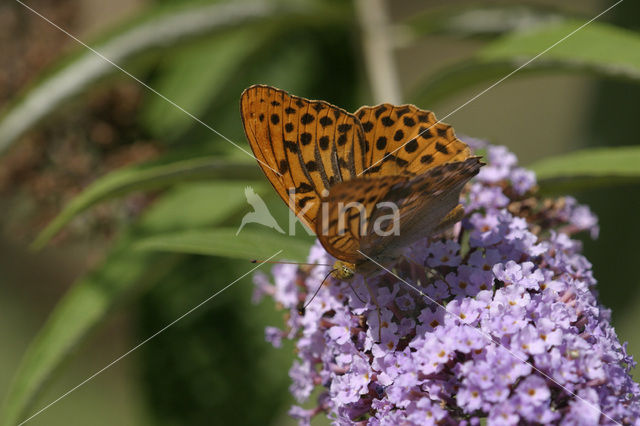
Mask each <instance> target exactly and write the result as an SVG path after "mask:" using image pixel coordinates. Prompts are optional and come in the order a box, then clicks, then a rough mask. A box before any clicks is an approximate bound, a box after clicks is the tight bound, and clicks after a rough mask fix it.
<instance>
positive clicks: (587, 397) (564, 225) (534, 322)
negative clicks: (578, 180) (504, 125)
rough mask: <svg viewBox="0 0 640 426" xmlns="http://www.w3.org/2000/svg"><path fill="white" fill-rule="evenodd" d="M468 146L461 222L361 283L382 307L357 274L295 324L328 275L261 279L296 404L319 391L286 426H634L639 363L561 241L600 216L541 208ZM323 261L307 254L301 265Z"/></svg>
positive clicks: (543, 204) (290, 271) (529, 190)
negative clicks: (318, 418) (282, 322)
mask: <svg viewBox="0 0 640 426" xmlns="http://www.w3.org/2000/svg"><path fill="white" fill-rule="evenodd" d="M468 142H469V143H470V144H472V145H473V146H474V148H476V149H484V150H485V152H486V155H485V157H486V158H487V159H488V165H487V166H485V167H483V168H482V170H481V172H480V174H479V175H478V176H477V177H476V179H474V181H472V182H471V184H470V185H469V186H468V189H467V190H466V191H465V193H464V195H463V200H462V203H463V205H464V206H465V208H466V212H467V216H466V217H465V219H464V220H463V221H462V222H461V223H460V224H458V225H457V226H455V227H454V228H453V229H452V230H450V231H447V233H445V234H443V235H438V236H434V237H431V238H429V239H425V240H423V241H420V242H418V243H416V244H414V245H413V246H411V247H407V249H406V252H405V255H404V257H403V258H401V259H400V260H399V261H398V263H397V265H395V267H394V269H393V272H392V273H391V272H385V271H381V273H380V274H377V275H375V276H373V277H368V278H367V282H366V284H367V285H369V286H370V287H371V288H372V289H374V291H375V292H376V293H375V295H376V300H377V306H376V304H374V303H373V302H372V300H371V297H370V294H369V292H368V291H367V288H366V286H365V283H364V281H363V277H361V276H356V277H355V278H354V280H352V282H351V283H347V282H338V281H336V280H333V279H331V280H330V282H329V285H325V286H324V287H323V288H322V289H321V290H320V292H319V293H318V296H317V297H316V299H315V300H314V301H313V302H312V303H311V304H310V305H309V306H308V307H307V308H306V310H305V311H304V314H300V313H299V312H298V309H299V307H300V304H301V302H303V301H305V300H307V299H308V298H309V297H310V296H311V293H312V292H313V291H315V289H316V288H317V287H318V285H320V283H321V281H322V279H323V278H324V277H325V275H326V273H327V272H328V271H329V270H330V267H329V266H314V267H305V266H300V267H298V266H296V265H288V264H287V265H285V264H283V265H277V266H275V267H274V268H273V271H272V272H273V279H274V284H271V283H270V281H269V278H268V277H267V276H266V275H264V274H259V275H256V277H255V282H256V285H257V287H256V295H257V298H258V299H259V297H260V296H261V295H262V294H270V295H271V296H272V297H273V298H274V299H275V301H276V302H277V303H278V304H280V305H282V307H284V308H285V309H287V310H288V314H287V324H286V329H285V330H280V329H277V328H274V327H268V328H267V333H266V335H267V340H269V341H270V342H272V343H273V344H274V345H275V346H279V345H280V342H281V340H282V339H283V338H286V339H294V340H295V342H296V347H297V355H298V359H297V360H296V361H295V362H294V365H293V366H292V368H291V370H290V373H289V374H290V376H291V379H292V380H293V383H292V385H291V388H290V390H291V392H292V394H293V395H294V397H295V398H296V399H297V401H298V402H299V403H303V402H305V401H307V400H308V398H309V397H310V395H311V393H312V391H314V389H316V388H317V387H321V388H322V389H323V390H322V392H321V393H320V396H319V397H318V400H317V404H316V405H315V406H314V408H302V407H300V406H294V407H293V408H292V409H291V411H290V414H291V415H292V416H294V417H296V418H298V419H299V421H300V424H301V425H306V424H309V422H310V420H311V418H312V417H313V416H315V415H317V414H319V413H325V414H326V415H328V416H329V417H330V418H331V419H332V421H333V422H334V424H339V425H361V424H362V425H364V424H369V425H395V426H397V425H414V424H415V425H428V424H436V423H437V424H441V425H442V424H445V425H448V424H474V425H476V424H480V419H483V418H484V419H485V420H486V421H487V424H489V425H516V424H535V423H541V424H563V425H596V424H640V421H639V420H638V419H639V418H640V388H639V386H638V385H637V384H636V383H634V382H633V380H632V379H631V376H630V374H629V371H630V369H631V368H632V367H633V366H634V365H635V363H634V362H633V359H632V358H631V356H629V355H627V353H626V351H625V346H624V345H621V344H620V342H619V341H618V338H617V336H616V334H615V331H614V329H613V327H612V326H611V324H610V312H609V311H608V310H607V309H605V308H603V307H602V306H600V305H599V304H598V302H597V300H596V298H595V296H594V293H593V290H594V287H595V284H596V281H595V280H594V278H593V275H592V271H591V264H590V263H589V262H588V261H587V259H586V258H584V257H583V256H582V255H581V254H580V251H581V245H580V243H579V242H578V241H576V240H573V239H571V238H570V236H571V235H572V234H573V233H575V232H579V231H589V232H591V234H592V235H594V236H595V235H597V222H596V219H595V217H594V215H593V214H592V213H591V212H590V211H589V210H588V208H586V207H583V206H580V205H578V204H577V203H576V201H575V200H574V199H572V198H562V199H555V200H541V199H539V198H536V197H535V190H536V182H535V176H534V174H533V173H532V172H530V171H527V170H525V169H523V168H520V167H517V159H516V157H515V156H514V155H513V154H512V153H510V152H509V151H508V150H507V149H506V148H504V147H501V146H486V145H484V144H482V143H480V142H478V141H468ZM333 261H334V259H332V258H331V257H330V256H329V255H328V254H327V253H326V252H325V251H324V249H323V248H322V247H321V246H320V245H319V244H316V245H315V246H314V247H313V248H312V249H311V253H310V255H309V262H310V263H318V264H324V265H327V264H329V265H330V264H332V263H333ZM416 289H417V290H419V291H420V292H422V294H420V293H419V292H418V291H416ZM378 309H379V310H378Z"/></svg>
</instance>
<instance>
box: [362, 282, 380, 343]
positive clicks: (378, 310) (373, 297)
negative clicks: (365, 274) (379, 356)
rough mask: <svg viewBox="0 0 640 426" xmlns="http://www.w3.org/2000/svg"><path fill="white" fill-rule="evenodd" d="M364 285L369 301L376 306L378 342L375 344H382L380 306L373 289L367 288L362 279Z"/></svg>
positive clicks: (367, 285)
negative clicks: (369, 297)
mask: <svg viewBox="0 0 640 426" xmlns="http://www.w3.org/2000/svg"><path fill="white" fill-rule="evenodd" d="M364 285H365V287H367V290H368V291H369V295H370V296H371V301H372V302H373V304H374V305H376V310H377V312H378V341H377V342H376V343H380V342H382V310H381V309H380V305H379V304H378V301H377V300H376V293H375V291H373V289H372V288H371V287H370V286H369V284H367V280H366V279H364Z"/></svg>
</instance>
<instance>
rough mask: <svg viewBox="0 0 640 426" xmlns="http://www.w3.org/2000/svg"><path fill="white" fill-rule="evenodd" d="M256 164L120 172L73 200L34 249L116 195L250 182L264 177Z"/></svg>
mask: <svg viewBox="0 0 640 426" xmlns="http://www.w3.org/2000/svg"><path fill="white" fill-rule="evenodd" d="M260 175H261V173H260V171H259V168H258V167H256V165H255V162H249V161H246V162H233V163H232V162H230V161H229V160H225V159H221V158H215V157H210V158H197V159H190V160H184V161H178V162H175V163H171V164H164V165H160V166H149V165H147V166H142V167H141V166H137V167H132V168H127V169H120V170H116V171H115V172H112V173H109V174H108V175H106V176H104V177H102V178H100V179H98V180H96V181H95V182H94V183H92V184H91V185H90V186H89V187H88V188H87V189H86V190H84V191H83V192H82V193H80V194H79V195H78V196H76V197H75V198H74V199H73V200H71V201H70V202H69V203H68V204H67V205H66V206H65V208H64V209H63V210H62V212H61V213H60V214H58V215H57V216H56V217H55V218H54V219H53V220H52V221H51V223H49V225H47V227H46V228H45V229H44V230H43V231H42V232H40V234H39V235H38V236H37V238H36V239H35V241H34V242H33V244H32V248H34V249H40V248H42V247H43V246H44V245H45V244H46V243H47V242H48V241H49V240H50V239H51V238H52V237H53V236H55V235H56V234H57V233H58V231H60V229H62V228H63V227H64V226H65V225H66V224H67V223H68V222H69V221H70V220H71V219H73V218H74V217H75V216H76V215H77V214H79V213H80V212H82V211H84V210H86V209H88V208H89V207H91V206H93V205H95V204H97V203H99V202H100V201H104V200H106V199H109V198H113V197H116V196H122V195H124V194H128V193H131V192H133V191H142V190H148V189H154V188H162V187H166V186H169V185H175V184H177V183H182V182H188V181H195V180H211V179H219V178H224V179H225V180H244V181H246V180H250V179H254V178H260Z"/></svg>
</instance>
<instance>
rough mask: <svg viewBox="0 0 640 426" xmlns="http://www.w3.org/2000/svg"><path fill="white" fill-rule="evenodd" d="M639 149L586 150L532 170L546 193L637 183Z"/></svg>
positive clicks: (639, 147) (545, 162) (544, 162)
mask: <svg viewBox="0 0 640 426" xmlns="http://www.w3.org/2000/svg"><path fill="white" fill-rule="evenodd" d="M638 164H640V146H630V147H619V148H593V149H585V150H581V151H577V152H573V153H571V154H566V155H560V156H556V157H551V158H547V159H544V160H541V161H539V162H537V163H534V164H533V165H532V166H531V168H532V169H533V170H534V171H535V172H536V175H537V176H538V183H539V185H540V188H541V190H542V191H543V192H545V193H553V194H557V193H566V192H572V191H578V190H583V189H590V188H597V187H606V186H614V185H620V184H640V167H638Z"/></svg>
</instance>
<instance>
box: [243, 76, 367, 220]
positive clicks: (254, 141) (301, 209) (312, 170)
mask: <svg viewBox="0 0 640 426" xmlns="http://www.w3.org/2000/svg"><path fill="white" fill-rule="evenodd" d="M240 110H241V115H242V121H243V125H244V130H245V133H246V135H247V139H248V140H249V143H250V145H251V149H252V151H253V153H254V155H255V156H256V158H257V160H258V162H259V164H260V167H261V168H262V170H263V171H264V173H265V175H266V176H267V178H268V179H269V181H270V182H271V184H272V185H273V186H274V188H275V189H276V191H277V192H278V194H279V195H280V197H281V198H282V199H283V200H284V202H285V203H287V204H288V205H290V194H291V193H293V194H294V195H293V196H292V198H293V199H292V201H294V202H293V204H294V205H293V206H291V205H290V207H292V209H293V210H294V211H295V213H296V215H298V217H300V218H301V220H302V221H303V222H304V223H305V224H306V225H307V226H308V227H310V228H311V229H315V225H314V224H315V219H316V216H317V211H318V208H319V206H320V197H321V195H322V194H323V193H325V192H326V191H328V190H329V188H330V187H331V186H332V185H334V184H336V183H338V182H342V181H343V180H349V179H352V178H354V177H355V176H357V175H358V174H359V173H361V172H362V171H363V170H364V165H365V150H366V140H365V137H364V132H363V131H362V127H361V126H360V123H359V121H358V120H357V119H356V118H355V116H354V115H352V114H350V113H348V112H346V111H344V110H342V109H340V108H338V107H335V106H333V105H331V104H329V103H327V102H324V101H310V100H308V99H304V98H300V97H297V96H291V95H289V94H288V93H286V92H284V91H282V90H279V89H275V88H273V87H269V86H263V85H255V86H251V87H249V88H248V89H246V90H245V91H244V92H243V93H242V96H241V99H240Z"/></svg>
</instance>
